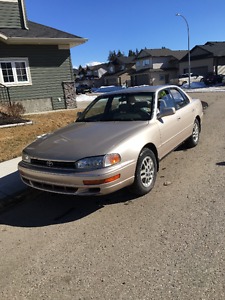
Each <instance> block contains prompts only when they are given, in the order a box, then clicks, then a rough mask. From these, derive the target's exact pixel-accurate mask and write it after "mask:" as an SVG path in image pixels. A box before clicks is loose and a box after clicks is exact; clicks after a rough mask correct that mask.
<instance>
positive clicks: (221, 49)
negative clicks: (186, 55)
mask: <svg viewBox="0 0 225 300" xmlns="http://www.w3.org/2000/svg"><path fill="white" fill-rule="evenodd" d="M197 47H200V48H202V49H204V50H206V51H208V52H210V53H212V54H213V56H225V42H207V43H205V45H200V46H197Z"/></svg>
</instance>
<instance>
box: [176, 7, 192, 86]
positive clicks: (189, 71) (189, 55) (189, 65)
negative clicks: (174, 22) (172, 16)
mask: <svg viewBox="0 0 225 300" xmlns="http://www.w3.org/2000/svg"><path fill="white" fill-rule="evenodd" d="M176 16H177V17H181V18H183V19H184V21H185V22H186V24H187V33H188V79H189V80H188V87H189V89H190V87H191V53H190V32H189V25H188V21H187V19H186V18H185V17H184V16H183V15H181V14H178V13H177V14H176Z"/></svg>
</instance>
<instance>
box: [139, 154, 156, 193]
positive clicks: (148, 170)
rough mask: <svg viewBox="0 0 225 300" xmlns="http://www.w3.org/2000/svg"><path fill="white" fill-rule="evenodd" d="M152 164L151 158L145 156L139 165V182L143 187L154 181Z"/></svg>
mask: <svg viewBox="0 0 225 300" xmlns="http://www.w3.org/2000/svg"><path fill="white" fill-rule="evenodd" d="M154 169H155V167H154V163H153V161H152V159H151V157H149V156H147V157H145V158H144V160H143V161H142V165H141V172H140V175H141V182H142V184H143V186H144V187H149V186H150V185H151V183H152V181H153V179H154Z"/></svg>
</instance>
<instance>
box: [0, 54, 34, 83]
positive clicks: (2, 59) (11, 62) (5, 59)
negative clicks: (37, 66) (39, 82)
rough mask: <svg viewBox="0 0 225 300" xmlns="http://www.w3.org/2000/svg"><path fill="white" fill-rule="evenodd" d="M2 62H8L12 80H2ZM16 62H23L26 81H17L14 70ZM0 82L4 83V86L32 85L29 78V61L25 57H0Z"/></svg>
mask: <svg viewBox="0 0 225 300" xmlns="http://www.w3.org/2000/svg"><path fill="white" fill-rule="evenodd" d="M2 63H10V64H11V66H12V73H13V79H14V81H13V82H4V76H3V73H2V67H1V64H2ZM16 63H24V64H25V70H26V76H27V80H26V81H19V80H18V76H17V72H16ZM0 82H1V83H2V84H4V85H5V86H9V87H10V86H24V85H32V80H31V74H30V67H29V61H28V58H26V57H16V58H14V57H7V58H1V59H0Z"/></svg>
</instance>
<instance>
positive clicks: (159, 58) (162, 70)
mask: <svg viewBox="0 0 225 300" xmlns="http://www.w3.org/2000/svg"><path fill="white" fill-rule="evenodd" d="M186 53H187V51H185V50H178V51H173V50H170V49H168V48H161V49H142V50H141V51H140V52H139V54H138V55H137V57H136V72H134V73H133V74H132V75H131V82H132V85H133V86H135V85H145V84H146V85H159V84H166V83H169V80H170V79H171V78H173V77H175V76H176V75H177V73H178V70H179V60H180V59H181V58H182V57H183V56H184V55H186Z"/></svg>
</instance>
